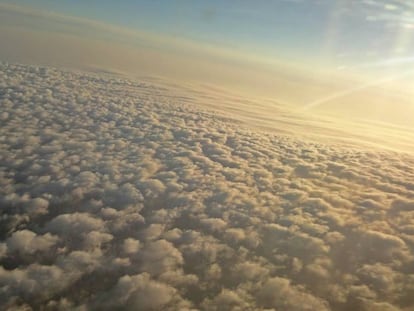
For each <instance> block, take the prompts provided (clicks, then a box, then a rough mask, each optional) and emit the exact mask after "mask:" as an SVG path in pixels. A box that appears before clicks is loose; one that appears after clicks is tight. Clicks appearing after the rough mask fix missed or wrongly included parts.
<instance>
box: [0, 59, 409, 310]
mask: <svg viewBox="0 0 414 311" xmlns="http://www.w3.org/2000/svg"><path fill="white" fill-rule="evenodd" d="M0 69H1V71H0V100H1V112H0V119H1V128H0V205H1V218H0V238H1V240H0V264H1V267H0V304H1V308H2V309H5V310H8V309H9V310H15V309H22V310H40V309H41V310H113V309H123V310H124V309H125V310H412V308H413V307H414V285H413V284H414V256H413V251H414V170H413V168H414V158H413V157H412V156H410V155H406V154H402V153H401V154H399V153H394V152H386V151H384V152H382V151H381V152H378V151H376V152H374V151H371V150H369V149H366V150H364V149H361V148H360V149H352V148H350V147H340V146H333V145H323V144H320V143H312V142H307V141H303V140H300V139H296V138H289V137H282V136H278V135H276V134H272V133H260V132H258V131H253V130H250V129H247V128H243V127H241V126H239V125H238V124H237V123H235V122H232V121H231V120H229V119H228V118H223V117H220V116H219V115H217V114H215V113H213V112H209V111H204V110H202V109H201V108H200V107H198V108H197V107H195V106H191V105H190V104H183V103H182V102H180V98H177V97H176V96H173V95H172V94H171V92H169V91H167V90H166V89H163V88H161V87H158V86H154V85H151V84H148V83H140V82H136V81H130V80H126V79H121V78H118V77H110V76H103V75H97V74H86V73H76V72H67V71H60V70H57V69H53V68H43V67H41V68H40V67H31V66H24V65H9V64H1V65H0Z"/></svg>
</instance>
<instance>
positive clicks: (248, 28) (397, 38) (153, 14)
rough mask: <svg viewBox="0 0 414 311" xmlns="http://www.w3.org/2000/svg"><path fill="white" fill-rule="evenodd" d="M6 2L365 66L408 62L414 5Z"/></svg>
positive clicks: (290, 0)
mask: <svg viewBox="0 0 414 311" xmlns="http://www.w3.org/2000/svg"><path fill="white" fill-rule="evenodd" d="M13 3H16V4H22V5H30V6H32V7H37V8H42V9H45V10H49V11H55V12H62V13H65V14H69V15H74V16H80V17H84V18H88V19H96V20H101V21H104V22H107V23H110V24H116V25H121V26H126V27H129V28H133V29H144V30H148V31H152V32H157V33H164V34H168V35H173V36H179V37H185V38H191V39H194V40H196V41H203V42H209V43H212V44H218V45H220V46H223V45H224V46H228V47H231V48H238V49H242V50H244V51H247V52H250V53H253V54H258V55H263V56H265V57H269V58H287V59H292V60H295V61H305V62H309V61H310V62H320V63H328V64H332V65H334V66H349V65H353V66H355V65H356V64H358V65H361V64H363V66H366V65H367V63H371V62H375V61H379V60H385V59H394V61H393V62H392V64H393V65H396V64H398V63H401V62H404V63H407V62H408V63H411V62H412V61H413V59H412V58H413V53H414V42H413V40H412V37H413V34H414V2H413V1H400V0H391V1H384V0H362V1H352V0H347V1H343V0H342V1H341V0H337V1H334V0H308V1H301V0H279V1H264V0H258V1H246V0H239V1H218V0H212V1H200V0H196V1H190V0H177V1H160V0H154V1H135V0H133V1H132V0H128V1H126V0H125V1H108V0H99V1H98V0H90V1H71V0H61V1H52V0H36V1H34V0H16V1H14V2H13ZM407 58H408V59H407ZM410 58H411V59H410Z"/></svg>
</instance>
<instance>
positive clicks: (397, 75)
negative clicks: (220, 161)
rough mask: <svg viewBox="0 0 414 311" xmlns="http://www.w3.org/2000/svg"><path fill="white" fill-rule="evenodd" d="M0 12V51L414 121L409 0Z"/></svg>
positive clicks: (98, 4)
mask: <svg viewBox="0 0 414 311" xmlns="http://www.w3.org/2000/svg"><path fill="white" fill-rule="evenodd" d="M0 17H1V18H0V26H1V27H0V40H1V41H2V42H3V43H4V44H3V46H2V48H1V49H0V59H1V60H3V61H11V62H23V63H28V64H43V65H52V66H55V67H56V66H57V67H60V66H63V67H70V68H72V67H75V68H81V69H87V70H99V71H101V72H109V71H110V72H117V73H128V74H129V75H130V74H132V75H134V76H139V77H149V76H151V77H157V78H168V79H170V81H173V82H174V83H177V84H180V85H183V82H196V83H199V84H200V83H201V84H209V85H215V86H216V87H217V86H218V87H222V88H225V89H231V90H234V91H236V92H238V93H245V94H249V95H252V96H254V97H266V98H268V97H271V98H273V99H274V100H276V101H278V102H279V103H287V104H292V105H294V106H299V107H303V110H304V111H308V110H316V109H319V108H323V109H325V108H327V110H329V111H330V112H332V111H334V112H338V111H339V112H340V114H341V116H342V117H349V116H352V117H357V118H365V119H366V118H371V119H374V120H379V121H387V122H391V121H392V122H393V123H397V124H399V125H401V124H404V125H410V124H414V122H413V121H414V120H413V117H412V113H411V112H412V111H413V109H414V108H413V107H414V103H413V99H412V98H413V96H412V93H411V92H412V91H411V90H412V89H413V87H412V86H413V82H412V81H413V76H414V40H413V36H414V2H412V1H399V0H391V1H383V0H363V1H341V0H336V1H327V0H314V1H302V0H279V1H262V0H260V1H254V2H252V1H245V0H240V1H232V2H227V1H224V2H223V1H216V0H213V1H208V2H207V1H187V0H177V1H159V0H156V1H130V0H128V1H116V2H115V1H106V0H104V1H95V0H91V1H68V0H62V1H49V0H31V1H28V0H16V1H13V3H10V2H7V1H1V0H0ZM298 90H300V91H298ZM361 103H362V104H361ZM396 107H397V108H396ZM408 112H409V113H408Z"/></svg>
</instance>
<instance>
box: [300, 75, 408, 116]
mask: <svg viewBox="0 0 414 311" xmlns="http://www.w3.org/2000/svg"><path fill="white" fill-rule="evenodd" d="M413 72H414V71H409V72H405V73H402V74H399V75H395V76H391V77H388V78H384V79H380V80H375V81H372V82H369V83H366V84H362V85H360V86H357V87H353V88H349V89H346V90H343V91H340V92H337V93H334V94H331V95H329V96H326V97H323V98H320V99H317V100H314V101H312V102H310V103H308V104H306V105H304V106H303V107H302V110H309V109H311V108H314V107H317V106H320V105H322V104H325V103H327V102H330V101H333V100H335V99H338V98H342V97H345V96H348V95H350V94H353V93H356V92H358V91H361V90H365V89H367V88H370V87H373V86H378V85H381V84H384V83H387V82H392V81H395V80H398V79H400V78H403V77H405V76H409V75H410V74H412V73H413Z"/></svg>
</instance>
